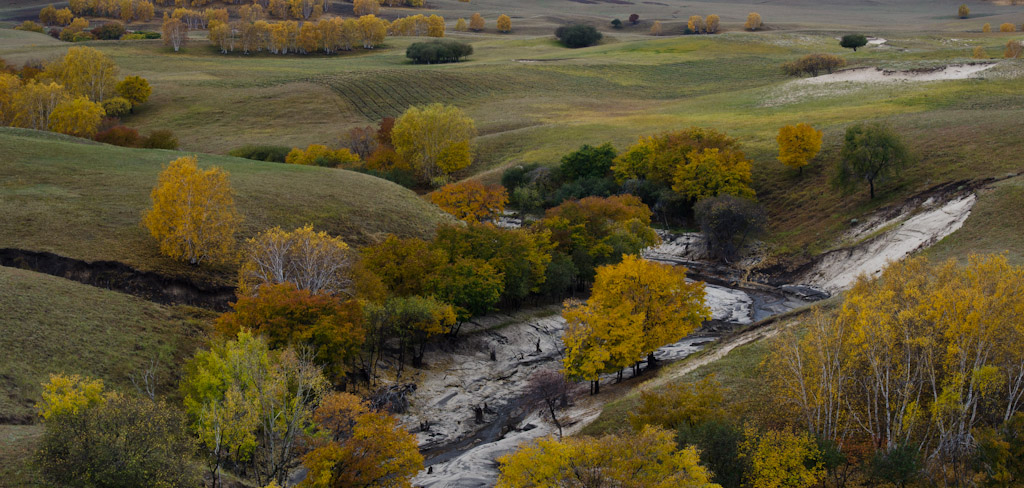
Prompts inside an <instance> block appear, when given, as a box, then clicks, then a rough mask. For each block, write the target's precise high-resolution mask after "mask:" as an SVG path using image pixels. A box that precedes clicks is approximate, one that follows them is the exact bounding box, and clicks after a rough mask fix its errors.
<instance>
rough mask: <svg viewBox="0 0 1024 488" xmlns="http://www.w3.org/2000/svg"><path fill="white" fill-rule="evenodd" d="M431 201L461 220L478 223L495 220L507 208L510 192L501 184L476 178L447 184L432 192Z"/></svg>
mask: <svg viewBox="0 0 1024 488" xmlns="http://www.w3.org/2000/svg"><path fill="white" fill-rule="evenodd" d="M430 201H431V202H433V203H434V205H437V206H438V207H441V210H444V211H445V212H448V213H450V214H452V215H454V216H455V218H457V219H459V220H463V221H465V222H471V223H477V222H482V221H487V220H494V219H495V218H497V217H498V216H499V215H501V213H502V212H503V211H504V210H505V204H506V203H508V192H507V191H505V187H503V186H500V185H491V186H484V184H483V183H480V182H479V181H476V180H467V181H462V182H459V183H452V184H449V185H445V186H443V187H441V188H440V189H438V190H437V191H435V192H433V193H431V194H430Z"/></svg>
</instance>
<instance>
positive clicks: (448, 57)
mask: <svg viewBox="0 0 1024 488" xmlns="http://www.w3.org/2000/svg"><path fill="white" fill-rule="evenodd" d="M470 54H473V46H471V45H469V44H467V43H465V42H462V41H456V40H452V39H437V40H433V41H427V42H414V43H413V44H412V45H411V46H409V48H408V49H406V50H405V57H407V58H409V59H411V60H413V62H415V63H418V64H424V63H425V64H438V63H457V62H459V61H461V60H462V58H465V57H466V56H469V55H470Z"/></svg>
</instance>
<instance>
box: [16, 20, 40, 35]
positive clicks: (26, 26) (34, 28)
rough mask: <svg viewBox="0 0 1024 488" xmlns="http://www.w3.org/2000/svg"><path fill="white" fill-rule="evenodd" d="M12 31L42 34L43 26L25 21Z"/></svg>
mask: <svg viewBox="0 0 1024 488" xmlns="http://www.w3.org/2000/svg"><path fill="white" fill-rule="evenodd" d="M14 30H20V31H29V32H38V33H40V34H43V33H44V29H43V26H41V25H39V24H37V23H35V22H32V21H31V20H26V21H24V22H22V23H21V25H19V26H17V27H15V28H14Z"/></svg>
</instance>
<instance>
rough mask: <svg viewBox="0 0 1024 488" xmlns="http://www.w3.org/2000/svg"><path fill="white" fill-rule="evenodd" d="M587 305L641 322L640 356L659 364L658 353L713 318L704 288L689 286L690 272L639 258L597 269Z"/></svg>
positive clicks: (631, 256)
mask: <svg viewBox="0 0 1024 488" xmlns="http://www.w3.org/2000/svg"><path fill="white" fill-rule="evenodd" d="M587 306H589V307H593V308H594V309H596V310H597V311H598V313H601V311H604V310H615V309H617V308H619V307H623V306H624V307H626V309H627V310H628V311H629V313H630V314H634V315H637V316H639V317H640V320H641V336H642V337H643V344H642V345H641V347H640V352H641V353H642V354H645V355H647V360H648V362H649V363H653V362H654V360H655V358H654V351H655V350H657V349H658V348H659V347H661V346H664V345H666V344H672V343H674V342H676V341H679V340H680V339H682V338H683V337H686V336H687V335H688V334H690V333H691V332H693V331H694V330H697V328H698V327H700V325H701V323H703V322H704V321H705V320H708V319H710V318H711V311H710V309H708V308H707V306H706V305H705V304H704V283H702V282H699V281H698V282H693V283H688V282H687V281H686V268H683V267H677V266H670V265H667V264H661V263H655V262H653V261H648V260H646V259H643V258H641V257H639V256H636V255H626V256H623V257H622V262H620V263H619V264H611V265H607V266H602V267H600V268H597V278H596V279H595V280H594V287H593V290H592V291H591V294H590V299H589V300H588V301H587Z"/></svg>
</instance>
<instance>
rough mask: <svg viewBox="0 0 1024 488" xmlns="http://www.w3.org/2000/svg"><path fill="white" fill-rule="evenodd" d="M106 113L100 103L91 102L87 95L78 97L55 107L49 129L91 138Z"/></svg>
mask: <svg viewBox="0 0 1024 488" xmlns="http://www.w3.org/2000/svg"><path fill="white" fill-rule="evenodd" d="M105 114H106V112H105V111H104V110H103V106H102V105H100V104H99V103H96V102H91V101H89V99H88V98H86V97H77V98H75V99H74V100H69V101H67V102H64V103H61V104H60V105H57V107H56V108H54V109H53V113H51V114H50V122H49V129H50V130H52V131H54V132H60V133H61V134H68V135H71V136H77V137H88V138H91V137H92V136H94V135H96V131H97V130H98V129H99V126H100V122H103V116H104V115H105Z"/></svg>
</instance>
